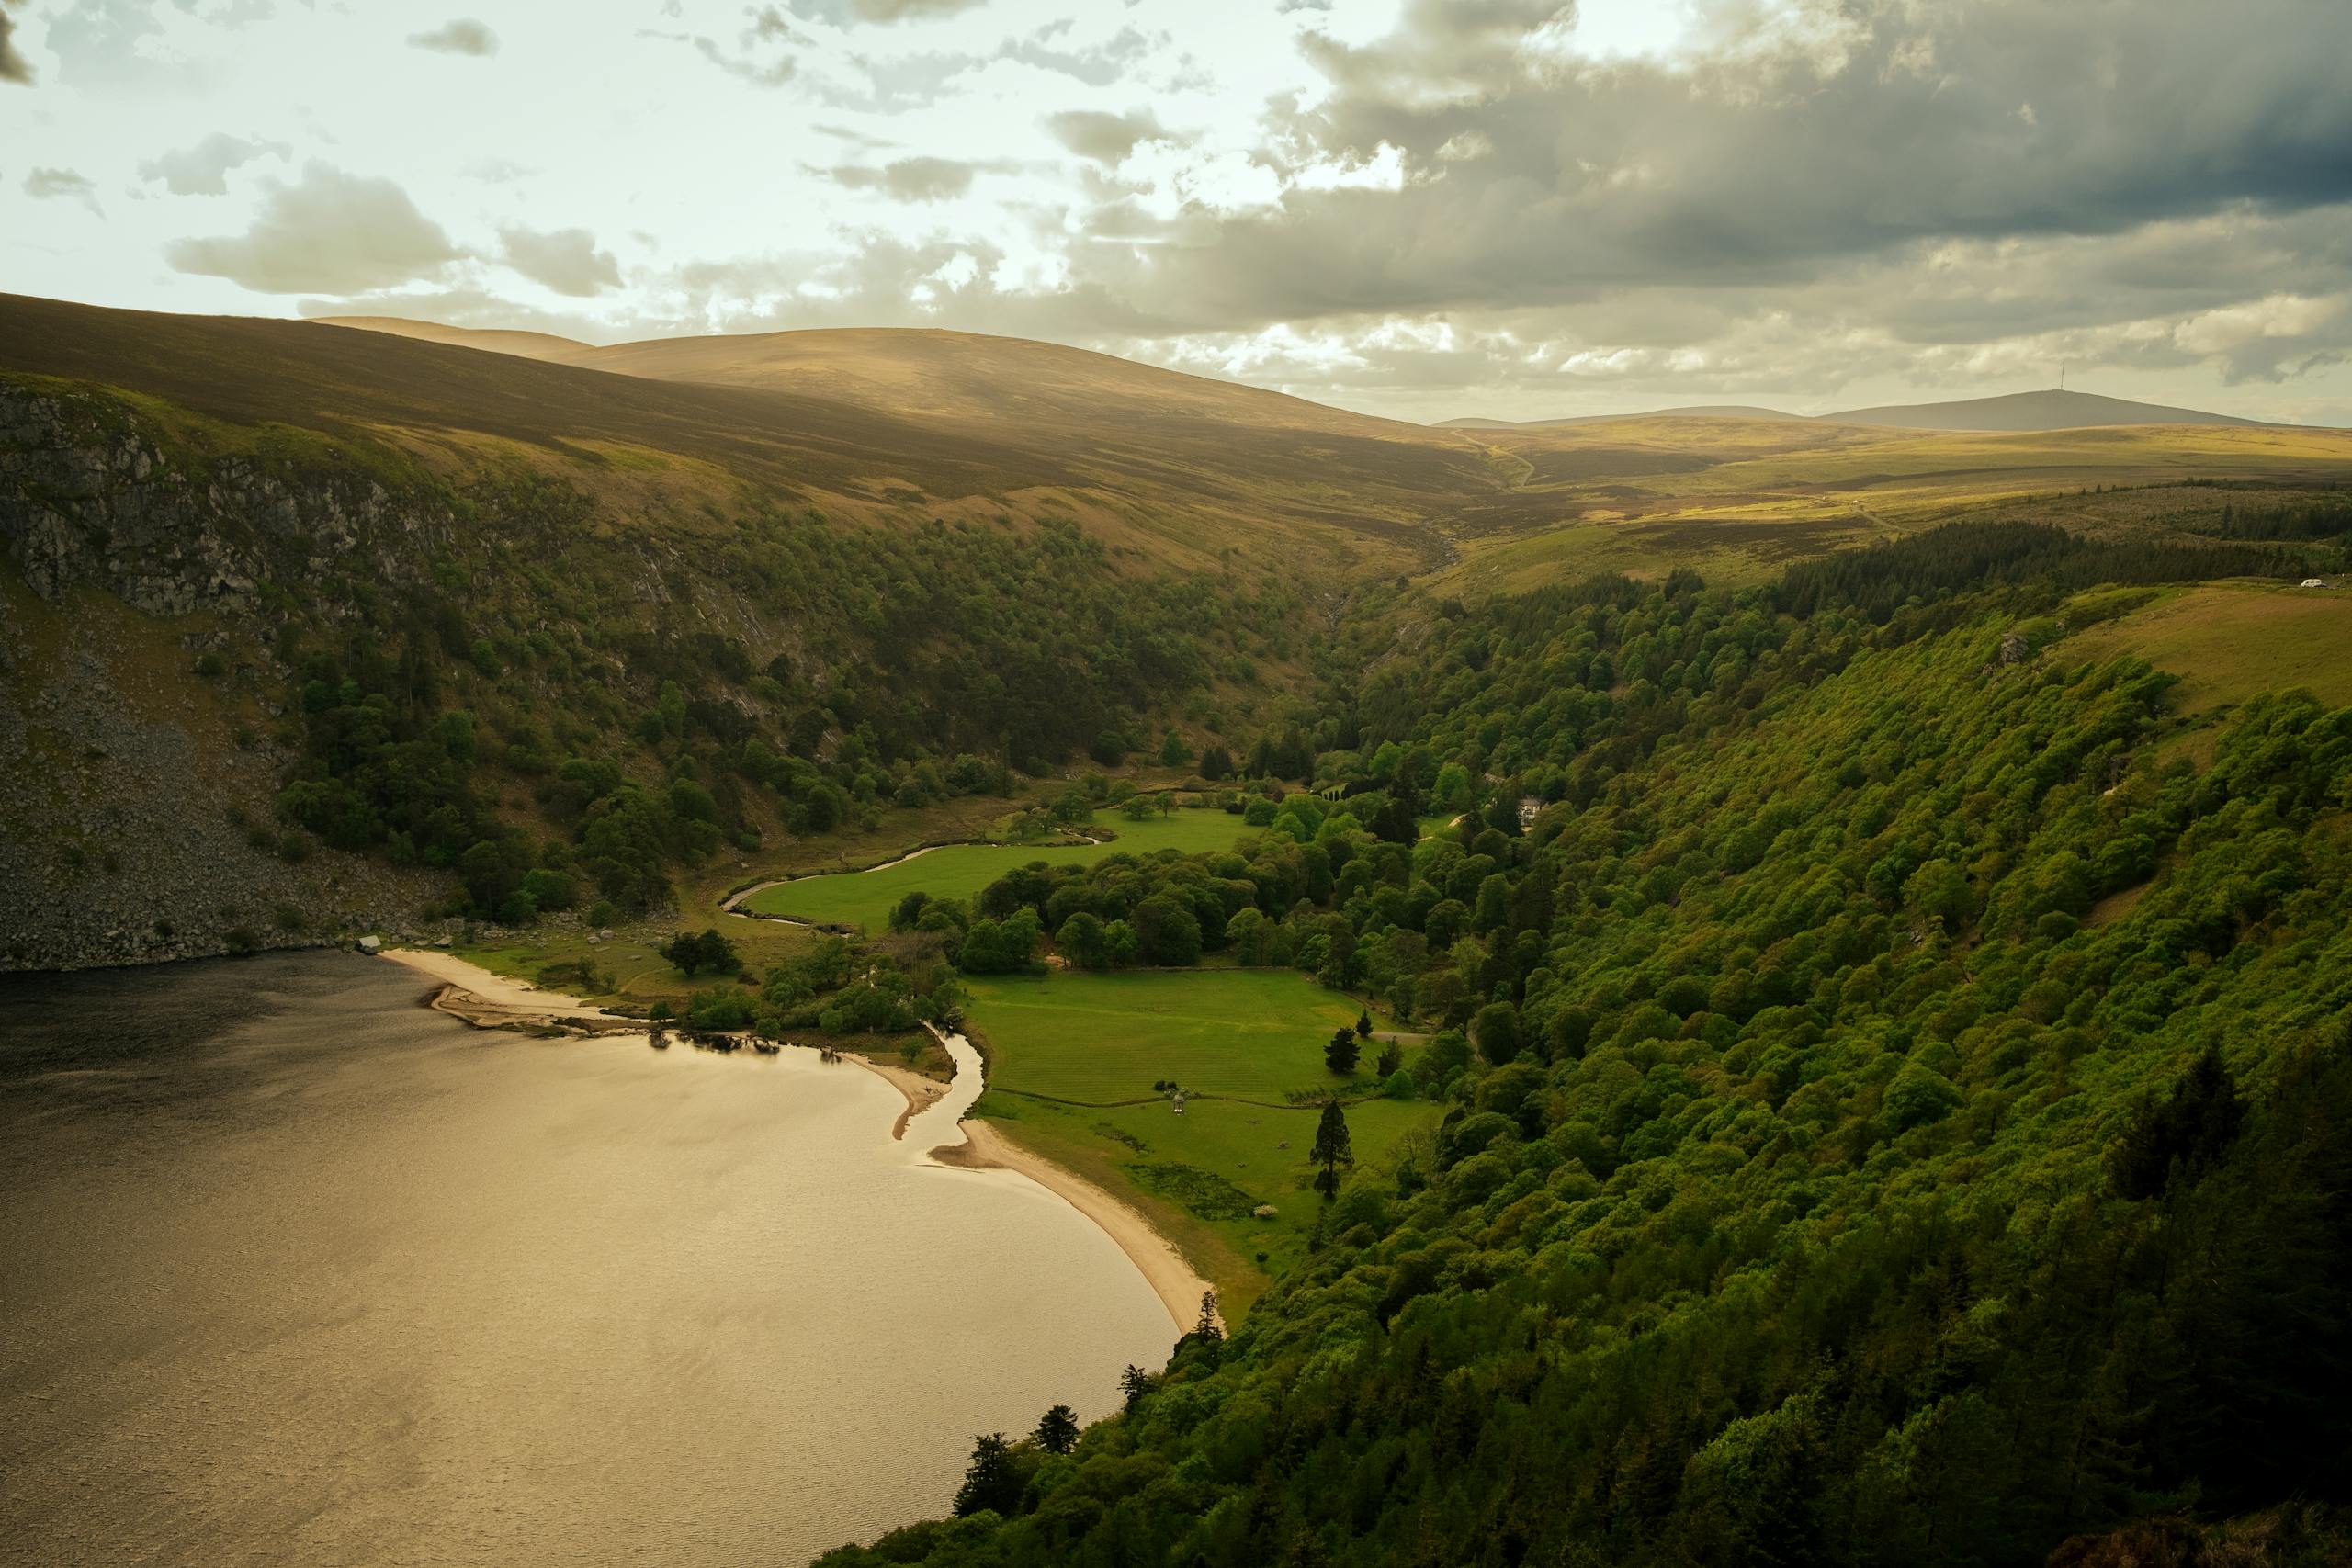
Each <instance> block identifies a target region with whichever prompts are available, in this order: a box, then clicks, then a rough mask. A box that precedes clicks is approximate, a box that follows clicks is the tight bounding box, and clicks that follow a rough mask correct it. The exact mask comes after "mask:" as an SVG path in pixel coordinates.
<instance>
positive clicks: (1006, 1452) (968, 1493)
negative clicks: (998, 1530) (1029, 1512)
mask: <svg viewBox="0 0 2352 1568" xmlns="http://www.w3.org/2000/svg"><path fill="white" fill-rule="evenodd" d="M1021 1487H1022V1480H1021V1472H1020V1471H1019V1470H1018V1469H1016V1468H1015V1467H1014V1465H1013V1462H1012V1445H1011V1444H1009V1443H1007V1442H1006V1441H1005V1440H1004V1434H1003V1433H1002V1432H989V1433H988V1434H986V1435H985V1436H982V1437H978V1438H973V1439H972V1462H971V1464H970V1465H969V1466H967V1468H966V1469H965V1471H964V1484H963V1485H961V1486H959V1487H957V1488H956V1517H958V1518H961V1517H964V1516H965V1515H967V1514H977V1513H979V1512H981V1511H983V1510H988V1511H991V1512H994V1513H999V1514H1010V1513H1012V1511H1013V1510H1014V1509H1015V1508H1017V1507H1019V1506H1020V1505H1021Z"/></svg>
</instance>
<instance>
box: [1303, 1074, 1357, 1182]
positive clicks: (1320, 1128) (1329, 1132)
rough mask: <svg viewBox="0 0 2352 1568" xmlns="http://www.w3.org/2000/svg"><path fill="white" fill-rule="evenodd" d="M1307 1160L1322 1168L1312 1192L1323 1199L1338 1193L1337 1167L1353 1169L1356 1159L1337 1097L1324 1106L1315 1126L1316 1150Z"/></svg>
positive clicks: (1338, 1170) (1338, 1176)
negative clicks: (1320, 1118)
mask: <svg viewBox="0 0 2352 1568" xmlns="http://www.w3.org/2000/svg"><path fill="white" fill-rule="evenodd" d="M1307 1157H1309V1158H1310V1159H1312V1160H1314V1161H1315V1163H1316V1164H1317V1165H1319V1166H1321V1167H1322V1170H1321V1171H1319V1172H1318V1173H1317V1175H1316V1178H1315V1190H1317V1192H1320V1193H1322V1194H1323V1196H1324V1197H1326V1198H1329V1197H1331V1196H1332V1195H1334V1194H1335V1193H1337V1192H1338V1191H1339V1190H1340V1167H1341V1166H1343V1165H1353V1164H1354V1163H1355V1157H1356V1156H1355V1149H1354V1148H1353V1146H1352V1145H1351V1144H1350V1142H1349V1139H1348V1119H1347V1116H1346V1114H1345V1113H1344V1112H1342V1111H1340V1100H1339V1097H1338V1096H1336V1095H1334V1096H1333V1097H1332V1098H1331V1099H1329V1100H1325V1101H1324V1102H1323V1119H1322V1120H1321V1121H1320V1122H1317V1123H1316V1125H1315V1148H1314V1150H1313V1152H1312V1153H1311V1154H1309V1156H1307Z"/></svg>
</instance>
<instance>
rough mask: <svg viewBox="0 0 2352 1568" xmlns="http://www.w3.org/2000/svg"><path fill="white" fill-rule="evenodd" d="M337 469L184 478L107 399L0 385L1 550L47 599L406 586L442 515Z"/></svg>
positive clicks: (147, 604)
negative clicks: (331, 584) (82, 590)
mask: <svg viewBox="0 0 2352 1568" xmlns="http://www.w3.org/2000/svg"><path fill="white" fill-rule="evenodd" d="M341 468H342V470H343V471H337V470H336V468H335V467H334V466H322V467H317V468H308V469H306V470H305V471H303V472H302V474H301V475H300V479H290V478H288V477H286V476H285V475H283V474H280V473H278V472H275V471H273V469H272V468H271V466H270V465H267V464H265V463H263V462H261V461H259V460H257V459H254V458H251V457H220V458H217V459H213V460H210V461H208V462H205V463H204V464H202V465H201V467H200V468H198V467H197V466H195V465H193V464H191V463H189V462H188V461H187V460H186V459H185V458H182V457H177V456H175V454H173V453H172V452H171V451H169V450H168V449H167V448H166V446H165V445H164V441H163V439H162V438H161V437H160V435H159V434H157V433H156V432H154V431H153V430H152V429H149V428H147V427H144V426H142V425H141V423H138V422H137V421H136V420H134V419H131V418H130V417H128V416H127V415H126V414H125V412H123V409H122V406H121V405H119V404H117V403H113V402H110V401H107V400H103V399H100V398H97V397H93V396H86V395H79V394H74V393H50V392H45V391H40V390H37V389H30V388H27V387H24V386H19V385H13V384H10V383H8V382H6V381H0V546H5V547H6V550H7V552H8V555H9V557H10V558H11V559H13V560H14V561H15V562H16V564H17V569H18V570H19V571H20V572H21V573H22V574H23V577H24V580H25V582H26V583H27V585H28V586H29V587H30V588H31V589H32V591H33V592H35V593H37V594H39V595H40V597H41V598H43V599H45V600H48V601H50V602H51V603H56V602H58V601H59V600H61V599H62V596H63V595H64V593H65V592H66V591H67V590H68V589H70V588H72V587H74V585H76V584H80V583H87V584H92V585H95V586H97V587H101V588H104V589H105V590H107V592H110V593H113V594H114V595H116V596H117V597H118V598H119V599H121V600H122V601H123V602H124V603H125V604H130V606H132V607H133V608H135V609H138V610H141V611H144V612H145V613H146V614H148V615H189V614H192V613H194V612H196V611H199V610H222V611H229V612H232V613H233V612H250V611H252V610H254V609H255V608H257V607H258V605H259V603H260V596H261V591H262V585H263V584H264V583H274V584H276V585H277V586H278V587H280V588H285V589H288V590H291V589H294V588H297V587H298V586H300V587H310V588H316V587H319V586H322V585H323V584H325V583H326V582H328V581H332V580H334V579H336V578H338V577H347V576H350V575H352V574H354V573H363V572H364V573H371V574H373V577H374V580H375V581H401V580H403V579H407V578H410V577H413V575H414V573H415V570H416V569H415V566H414V562H415V560H416V558H417V555H416V551H415V548H414V547H415V546H416V545H418V544H420V543H430V542H431V538H432V536H434V535H435V534H439V533H445V532H446V531H447V529H448V528H449V527H450V525H451V520H450V518H449V517H448V515H447V513H446V512H441V511H438V510H437V509H432V508H430V506H429V503H422V502H418V501H417V500H416V499H415V498H413V497H409V498H395V497H394V496H393V495H392V494H391V493H390V491H386V490H385V488H384V487H383V486H382V485H381V484H380V483H379V482H378V481H377V480H376V479H374V478H372V477H371V476H369V475H368V474H367V473H365V472H362V471H360V470H358V469H357V468H356V466H354V465H351V464H349V463H348V461H347V460H346V461H345V463H344V464H343V465H342V466H341Z"/></svg>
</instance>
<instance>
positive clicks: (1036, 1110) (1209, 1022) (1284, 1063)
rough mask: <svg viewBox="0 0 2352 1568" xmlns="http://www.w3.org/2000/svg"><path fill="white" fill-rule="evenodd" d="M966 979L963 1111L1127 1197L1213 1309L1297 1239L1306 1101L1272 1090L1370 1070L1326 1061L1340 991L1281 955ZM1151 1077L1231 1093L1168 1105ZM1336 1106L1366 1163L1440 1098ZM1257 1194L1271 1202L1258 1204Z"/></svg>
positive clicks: (1348, 1087)
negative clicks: (966, 1106) (1206, 1283)
mask: <svg viewBox="0 0 2352 1568" xmlns="http://www.w3.org/2000/svg"><path fill="white" fill-rule="evenodd" d="M969 986H970V990H971V1004H970V1006H969V1008H968V1009H967V1013H968V1017H969V1021H970V1027H971V1028H972V1029H973V1030H974V1031H975V1032H977V1033H978V1035H979V1036H980V1037H981V1038H982V1039H983V1040H984V1041H985V1042H986V1043H987V1047H988V1052H989V1091H988V1093H987V1094H985V1095H984V1096H982V1097H981V1100H980V1103H979V1106H978V1111H977V1112H976V1113H977V1114H978V1115H982V1116H985V1117H987V1118H988V1119H989V1121H990V1122H995V1123H996V1124H997V1125H998V1126H999V1127H1000V1129H1001V1131H1002V1132H1003V1133H1004V1134H1006V1135H1007V1136H1009V1137H1012V1138H1015V1139H1017V1140H1019V1141H1020V1142H1021V1143H1023V1144H1024V1145H1028V1146H1029V1147H1031V1148H1034V1149H1035V1150H1036V1151H1037V1152H1038V1153H1040V1154H1042V1155H1044V1156H1046V1157H1047V1158H1049V1159H1052V1160H1054V1161H1056V1162H1057V1163H1058V1164H1061V1165H1064V1166H1067V1167H1069V1168H1071V1169H1073V1170H1076V1171H1078V1172H1080V1174H1081V1175H1084V1176H1085V1177H1087V1178H1088V1179H1090V1180H1092V1181H1094V1182H1096V1183H1097V1184H1099V1185H1101V1186H1103V1187H1104V1188H1106V1189H1107V1190H1110V1191H1113V1192H1116V1193H1118V1194H1119V1195H1120V1196H1122V1197H1124V1198H1126V1199H1128V1200H1130V1201H1134V1202H1135V1203H1136V1204H1137V1205H1138V1206H1139V1207H1141V1208H1142V1209H1143V1210H1144V1211H1145V1212H1146V1213H1148V1214H1150V1215H1151V1217H1152V1219H1153V1221H1154V1223H1156V1224H1159V1226H1160V1228H1161V1229H1162V1230H1163V1231H1164V1232H1166V1233H1167V1235H1169V1236H1170V1238H1171V1239H1173V1240H1174V1241H1175V1242H1176V1243H1177V1244H1178V1245H1179V1246H1180V1247H1182V1248H1183V1249H1184V1251H1185V1254H1186V1256H1187V1257H1189V1258H1192V1259H1193V1263H1194V1265H1195V1266H1196V1267H1198V1268H1199V1269H1201V1271H1202V1272H1203V1273H1204V1274H1205V1275H1207V1276H1208V1277H1209V1279H1210V1280H1212V1281H1213V1282H1214V1283H1215V1284H1216V1287H1217V1291H1218V1294H1219V1296H1220V1297H1221V1298H1222V1299H1223V1301H1224V1303H1225V1304H1226V1307H1227V1313H1228V1315H1230V1314H1234V1313H1238V1311H1239V1310H1240V1309H1242V1308H1244V1307H1246V1306H1247V1305H1248V1304H1249V1303H1250V1302H1251V1301H1253V1300H1255V1299H1256V1297H1257V1294H1258V1292H1260V1291H1261V1290H1262V1289H1263V1288H1264V1285H1265V1281H1266V1279H1267V1277H1268V1274H1269V1272H1270V1271H1271V1270H1273V1269H1281V1268H1283V1266H1285V1265H1286V1264H1288V1263H1291V1262H1295V1260H1296V1259H1297V1258H1299V1257H1300V1256H1301V1255H1303V1254H1304V1252H1305V1251H1306V1246H1307V1240H1308V1237H1309V1236H1310V1235H1311V1234H1312V1232H1313V1230H1314V1226H1315V1219H1316V1214H1317V1211H1318V1209H1319V1207H1320V1199H1319V1198H1318V1197H1317V1194H1316V1193H1315V1192H1314V1190H1312V1188H1311V1186H1310V1183H1311V1182H1312V1181H1313V1179H1314V1175H1315V1172H1314V1168H1313V1167H1312V1166H1310V1165H1309V1164H1308V1163H1307V1151H1308V1150H1309V1149H1310V1148H1311V1147H1312V1146H1313V1145H1314V1142H1315V1127H1316V1121H1317V1117H1318V1115H1319V1114H1320V1111H1319V1108H1318V1107H1316V1106H1312V1105H1309V1106H1304V1107H1295V1106H1292V1105H1289V1104H1288V1103H1286V1099H1285V1097H1286V1096H1287V1094H1288V1092H1289V1091H1290V1090H1292V1089H1339V1090H1340V1092H1341V1093H1342V1094H1343V1095H1350V1096H1353V1095H1368V1094H1370V1093H1371V1092H1372V1091H1373V1089H1374V1083H1373V1080H1372V1077H1371V1076H1370V1074H1369V1072H1368V1071H1360V1072H1358V1073H1357V1074H1356V1075H1355V1076H1354V1077H1351V1078H1347V1079H1341V1078H1335V1077H1332V1076H1331V1074H1330V1073H1329V1071H1328V1070H1326V1068H1325V1067H1324V1065H1323V1043H1324V1042H1325V1041H1327V1040H1329V1038H1330V1037H1331V1031H1332V1030H1334V1029H1336V1028H1339V1027H1340V1026H1341V1025H1343V1024H1352V1023H1353V1022H1354V1021H1355V1020H1356V1016H1357V1013H1358V1011H1359V1010H1360V1009H1361V1004H1360V1003H1359V1002H1358V1001H1357V1000H1356V999H1355V998H1351V997H1348V996H1345V995H1342V994H1341V993H1340V992H1337V991H1330V990H1326V989H1325V988H1323V987H1321V986H1318V985H1317V984H1316V983H1315V982H1314V981H1313V980H1310V979H1308V978H1307V977H1306V976H1304V975H1300V974H1298V973H1296V972H1295V971H1293V970H1287V969H1190V970H1165V971H1163V970H1151V971H1142V972H1137V973H1129V974H1121V975H1080V974H1071V973H1068V972H1057V973H1056V974H1053V975H1051V976H1045V977H1042V978H1032V977H1026V976H1022V977H994V978H987V979H974V980H972V981H971V982H970V983H969ZM1374 1023H1375V1024H1379V1025H1381V1026H1382V1027H1385V1021H1383V1020H1381V1019H1379V1018H1378V1017H1377V1016H1375V1017H1374ZM1408 1049H1409V1047H1408ZM1160 1080H1170V1081H1173V1082H1176V1083H1179V1084H1182V1086H1183V1087H1184V1088H1185V1089H1189V1090H1192V1091H1193V1092H1194V1094H1195V1095H1209V1096H1221V1095H1224V1096H1233V1097H1235V1098H1232V1099H1215V1098H1212V1099H1200V1098H1193V1099H1188V1100H1187V1101H1186V1102H1185V1106H1184V1110H1183V1111H1182V1113H1181V1114H1179V1113H1178V1112H1177V1111H1175V1109H1174V1108H1173V1106H1172V1105H1171V1104H1170V1102H1169V1101H1168V1100H1165V1099H1164V1098H1161V1097H1159V1096H1158V1095H1156V1094H1154V1092H1153V1090H1152V1087H1151V1086H1152V1084H1153V1083H1154V1082H1156V1081H1160ZM1041 1096H1042V1097H1050V1098H1039V1097H1041ZM1071 1100H1088V1101H1095V1102H1098V1103H1093V1104H1082V1105H1081V1104H1070V1103H1067V1102H1068V1101H1071ZM1117 1100H1130V1101H1132V1100H1142V1103H1140V1104H1110V1103H1100V1102H1107V1101H1117ZM1346 1114H1347V1118H1348V1128H1349V1134H1350V1136H1351V1139H1352V1140H1353V1143H1354V1146H1355V1157H1356V1161H1357V1163H1358V1164H1359V1165H1368V1166H1372V1167H1374V1168H1383V1167H1385V1163H1386V1162H1387V1161H1388V1160H1389V1159H1390V1158H1391V1157H1392V1156H1393V1155H1394V1153H1395V1151H1396V1148H1397V1144H1398V1142H1399V1141H1400V1140H1401V1139H1403V1138H1405V1137H1407V1136H1408V1134H1411V1133H1413V1132H1414V1131H1416V1130H1417V1129H1426V1128H1429V1127H1430V1126H1433V1125H1434V1124H1435V1122H1436V1119H1437V1108H1436V1107H1434V1106H1431V1105H1428V1104H1425V1103H1422V1102H1419V1101H1396V1100H1379V1099H1370V1100H1364V1101H1363V1103H1361V1104H1357V1105H1353V1106H1351V1107H1350V1108H1349V1109H1348V1111H1347V1112H1346ZM1261 1204H1271V1205H1272V1206H1273V1208H1274V1210H1275V1213H1273V1214H1272V1216H1271V1217H1266V1218H1261V1217H1259V1216H1258V1215H1257V1213H1256V1210H1257V1209H1258V1207H1259V1206H1260V1205H1261Z"/></svg>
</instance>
